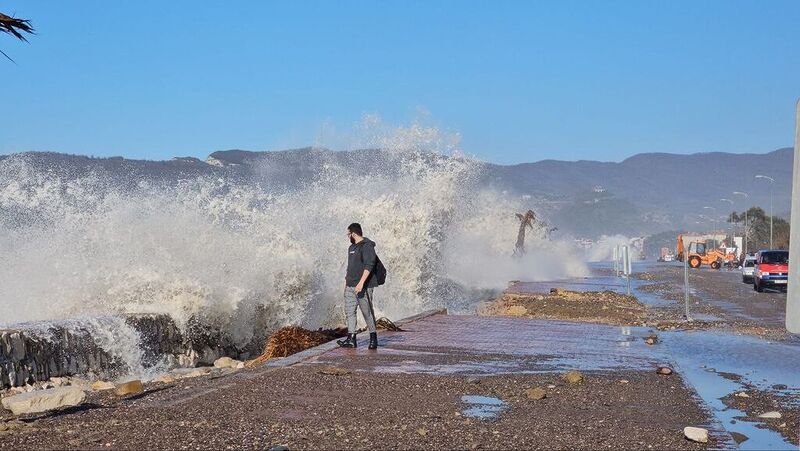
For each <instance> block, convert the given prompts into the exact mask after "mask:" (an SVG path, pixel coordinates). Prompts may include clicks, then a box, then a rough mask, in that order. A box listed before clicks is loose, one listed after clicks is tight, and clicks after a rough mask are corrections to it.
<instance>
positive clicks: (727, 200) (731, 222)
mask: <svg viewBox="0 0 800 451" xmlns="http://www.w3.org/2000/svg"><path fill="white" fill-rule="evenodd" d="M719 201H720V202H730V204H731V208H733V201H732V200H730V199H720V200H719ZM728 222H729V223H730V224H731V226H730V230H731V242H730V243H728V247H733V238H734V236H733V235H734V229H733V220H732V218H731V216H728Z"/></svg>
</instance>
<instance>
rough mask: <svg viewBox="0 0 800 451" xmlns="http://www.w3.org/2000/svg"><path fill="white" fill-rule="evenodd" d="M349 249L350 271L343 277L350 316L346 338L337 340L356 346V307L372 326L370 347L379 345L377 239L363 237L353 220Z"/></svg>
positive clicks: (350, 228)
mask: <svg viewBox="0 0 800 451" xmlns="http://www.w3.org/2000/svg"><path fill="white" fill-rule="evenodd" d="M347 237H348V238H349V239H350V248H349V249H348V250H347V273H346V275H345V278H344V311H345V315H346V316H347V339H345V340H338V341H337V343H338V344H339V346H341V347H343V348H355V347H357V346H358V343H357V341H356V332H357V330H356V310H357V309H358V308H360V309H361V314H362V315H364V320H365V321H366V322H367V328H368V329H369V349H376V348H377V347H378V333H377V332H376V329H375V312H374V310H373V309H372V290H373V288H375V287H377V286H378V278H377V277H373V276H374V275H375V272H376V271H375V270H376V267H377V263H378V257H377V255H376V254H375V242H373V241H372V240H370V239H369V238H365V237H364V232H363V231H362V230H361V224H359V223H357V222H354V223H352V224H350V225H349V226H348V227H347Z"/></svg>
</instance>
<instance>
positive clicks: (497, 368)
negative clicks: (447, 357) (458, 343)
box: [374, 360, 526, 376]
mask: <svg viewBox="0 0 800 451" xmlns="http://www.w3.org/2000/svg"><path fill="white" fill-rule="evenodd" d="M374 371H375V372H377V373H389V374H393V373H394V374H396V373H401V374H415V373H417V374H418V373H434V374H463V375H468V376H479V375H486V374H492V375H499V374H522V373H525V372H526V371H524V370H523V368H522V365H521V364H520V363H519V362H514V361H498V360H492V361H486V362H468V361H464V362H458V363H430V364H428V363H423V362H419V361H416V360H403V361H401V362H398V363H396V364H392V365H387V366H378V367H376V368H375V369H374Z"/></svg>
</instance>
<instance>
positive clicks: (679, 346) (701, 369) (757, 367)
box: [659, 331, 800, 449]
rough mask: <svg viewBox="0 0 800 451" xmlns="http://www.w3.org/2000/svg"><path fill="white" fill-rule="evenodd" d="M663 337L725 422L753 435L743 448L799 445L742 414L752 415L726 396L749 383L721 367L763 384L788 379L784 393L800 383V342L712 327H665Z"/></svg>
mask: <svg viewBox="0 0 800 451" xmlns="http://www.w3.org/2000/svg"><path fill="white" fill-rule="evenodd" d="M659 337H660V338H661V339H662V341H663V343H664V345H665V347H667V348H668V349H669V351H670V354H671V355H672V357H673V359H675V361H676V363H677V364H678V366H679V368H680V371H681V373H682V374H683V376H684V377H685V378H686V380H687V381H688V382H689V383H690V384H691V385H692V386H693V387H694V388H695V390H696V391H697V393H698V395H699V396H700V397H701V398H702V399H703V401H705V403H706V404H707V405H708V406H709V407H710V408H711V409H713V414H714V415H715V417H716V418H717V419H718V420H719V421H720V422H721V424H722V426H723V427H724V428H725V429H727V430H728V431H729V432H738V433H740V434H744V435H746V436H747V437H748V440H747V441H745V442H742V443H741V444H739V448H740V449H796V448H797V446H796V445H793V444H792V443H789V442H787V441H786V440H785V439H784V438H783V437H782V436H781V435H780V434H779V433H777V432H775V431H772V430H769V429H765V428H763V427H759V424H760V423H758V422H751V421H747V420H742V419H741V417H746V416H747V414H746V413H745V412H742V411H741V410H737V409H733V408H730V407H728V406H726V405H725V404H724V403H723V402H722V400H721V399H720V398H723V397H725V396H727V395H729V394H731V393H735V392H738V391H742V390H744V389H745V387H744V385H743V384H741V383H739V382H737V381H733V380H730V379H728V378H725V377H723V376H722V374H720V373H732V374H736V375H739V376H741V377H742V378H743V380H745V381H747V382H749V383H752V384H753V385H755V386H756V387H758V388H759V389H761V390H766V389H771V387H772V386H773V385H776V384H783V385H786V386H787V389H786V390H785V391H783V392H784V393H789V392H790V391H795V390H797V389H798V388H800V372H798V371H797V369H796V365H797V363H796V362H797V356H798V355H799V354H800V346H797V345H787V344H783V343H775V342H770V341H767V340H763V339H760V338H756V337H751V336H746V335H734V334H727V333H721V332H709V331H703V332H700V331H689V332H671V333H663V332H662V333H661V334H659ZM772 391H775V390H774V389H772ZM778 393H780V392H778Z"/></svg>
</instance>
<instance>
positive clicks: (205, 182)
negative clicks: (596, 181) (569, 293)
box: [0, 121, 586, 360]
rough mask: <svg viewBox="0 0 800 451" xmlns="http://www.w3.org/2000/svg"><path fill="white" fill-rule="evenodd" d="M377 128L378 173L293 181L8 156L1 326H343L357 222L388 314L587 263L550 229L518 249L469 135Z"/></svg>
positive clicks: (242, 337) (510, 219) (379, 304)
mask: <svg viewBox="0 0 800 451" xmlns="http://www.w3.org/2000/svg"><path fill="white" fill-rule="evenodd" d="M368 122H369V121H368ZM366 128H368V129H369V130H372V133H371V135H369V139H368V143H369V144H371V145H374V146H375V147H379V148H381V149H384V151H383V152H381V153H379V154H376V155H379V157H380V158H381V159H382V161H379V162H374V163H375V164H373V165H370V167H372V168H373V169H371V170H369V171H365V170H363V168H360V167H341V166H339V165H337V164H335V163H334V162H333V161H331V163H330V164H326V165H324V166H323V169H322V170H321V171H320V172H319V173H318V174H317V175H316V176H315V177H314V180H313V182H312V183H309V184H307V185H304V186H301V187H298V188H295V189H291V190H274V189H269V188H268V186H269V183H268V182H269V180H266V181H265V180H261V181H259V180H257V178H255V179H253V180H249V179H247V180H244V179H242V178H225V177H222V178H209V177H195V178H188V179H184V180H179V181H173V183H160V182H159V183H157V182H153V181H146V180H143V181H140V182H139V183H138V184H137V185H136V186H135V187H133V188H120V187H119V184H118V183H117V181H115V180H114V179H113V177H111V176H110V175H109V174H107V173H93V174H91V175H89V176H82V177H77V178H69V177H62V176H58V175H55V174H54V173H52V172H51V171H48V170H44V169H42V168H39V167H37V166H35V165H33V164H31V162H30V161H29V160H28V158H27V157H26V156H25V155H19V156H12V157H9V158H6V159H4V160H2V161H0V255H2V258H3V260H4V261H5V264H4V265H2V267H0V287H2V288H0V318H2V319H0V322H2V323H5V324H9V323H15V322H20V321H33V320H56V319H65V318H74V317H87V316H106V315H115V314H126V313H160V314H167V315H169V316H170V317H172V318H173V319H174V320H175V321H176V323H177V324H178V325H179V326H180V327H186V325H187V324H188V323H189V321H190V319H192V318H195V319H196V318H202V321H204V322H206V323H208V324H212V325H214V327H216V328H219V329H221V330H225V331H226V333H228V334H230V336H231V337H232V338H233V340H234V341H235V342H236V343H239V344H241V345H242V346H244V345H245V344H247V343H248V342H249V341H250V340H251V339H252V338H253V337H254V331H255V330H257V329H258V328H260V327H276V326H280V325H287V324H297V325H304V326H306V327H317V326H319V325H321V324H326V323H331V322H335V321H336V320H337V317H336V315H337V314H338V313H339V311H340V308H339V302H340V293H341V288H342V283H343V274H344V267H343V265H344V261H345V252H346V248H347V245H348V242H347V238H346V236H345V233H344V232H345V228H346V226H347V225H348V224H349V223H351V222H360V223H361V224H362V225H363V226H364V230H365V232H366V235H367V236H368V237H370V238H371V239H373V240H374V241H376V242H377V244H378V247H377V251H378V254H379V255H380V257H381V259H382V260H383V261H384V262H385V264H386V266H387V268H388V269H389V279H388V281H387V284H386V285H385V286H383V287H381V289H380V291H379V292H378V293H377V296H376V310H377V311H378V314H379V315H387V316H390V317H392V318H399V317H402V316H404V315H408V314H412V313H416V312H418V311H420V310H422V309H425V308H430V307H437V306H461V307H463V306H464V305H468V304H469V302H470V301H471V299H470V297H471V296H472V295H473V290H474V289H502V288H504V287H505V286H506V284H507V282H508V281H509V280H512V279H524V280H542V279H547V278H554V277H565V276H578V275H582V274H584V273H585V271H586V269H585V267H584V266H583V264H582V263H581V262H580V261H579V260H578V259H576V258H575V257H573V256H572V255H571V254H570V252H571V251H569V250H568V246H566V245H564V244H561V243H557V242H550V241H548V240H545V239H542V238H535V237H533V238H531V239H530V240H529V246H528V247H529V252H528V254H527V256H525V257H524V258H523V259H521V260H515V259H513V258H512V257H511V255H512V251H513V245H514V240H515V238H516V230H517V227H518V222H517V220H516V218H515V217H514V213H515V212H517V211H522V207H521V206H520V205H517V204H516V203H515V201H514V200H513V199H509V198H506V196H504V195H503V194H501V193H496V192H493V191H491V190H486V189H481V188H480V187H479V186H478V185H477V183H476V181H477V178H478V175H479V173H480V172H479V171H480V167H481V166H480V164H478V163H477V162H476V161H474V160H472V159H470V158H467V157H465V156H464V155H462V154H460V153H459V151H458V146H457V143H458V140H457V137H453V136H449V135H445V134H442V133H440V132H439V131H438V130H437V129H435V128H430V127H424V126H421V125H412V126H409V127H403V128H398V129H387V128H386V127H384V126H383V125H380V124H376V123H370V124H367V126H366ZM298 163H300V164H301V163H302V162H298ZM375 168H376V169H375ZM261 169H262V172H263V173H264V174H270V173H271V171H270V168H269V167H263V168H261ZM272 173H274V171H272ZM534 236H535V234H534ZM256 312H261V316H262V317H263V316H264V315H266V316H267V317H268V318H270V321H269V324H266V325H265V324H264V323H263V321H262V322H258V321H256V320H255V318H256V317H257V316H258V315H256ZM111 341H114V340H110V341H109V343H110V342H111ZM106 346H111V345H110V344H106ZM115 352H117V353H119V352H127V353H130V352H131V351H124V350H115ZM126 358H129V359H134V360H135V359H136V358H137V357H136V356H135V355H133V354H131V355H129V356H127V357H126Z"/></svg>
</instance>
